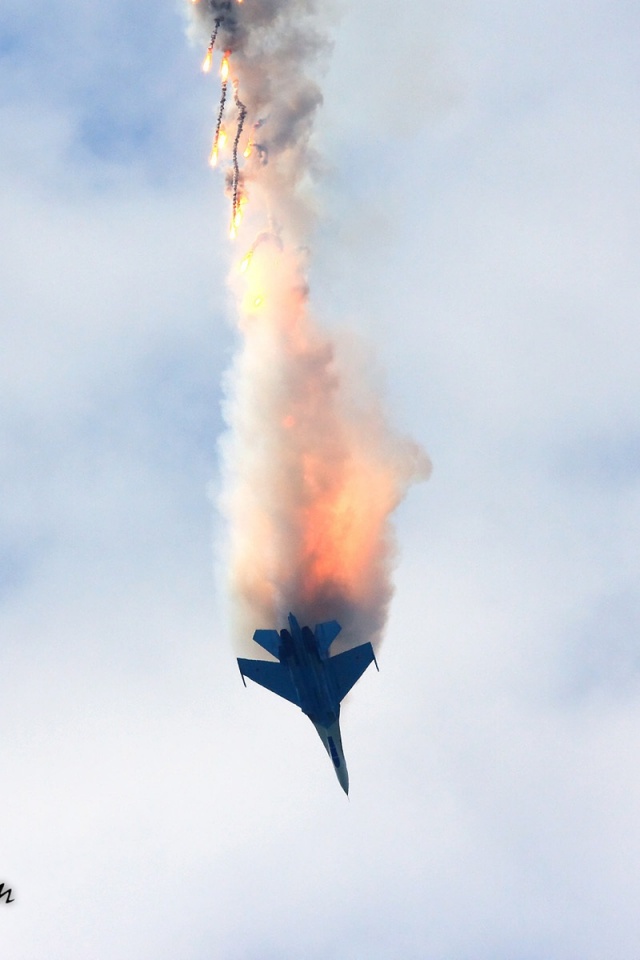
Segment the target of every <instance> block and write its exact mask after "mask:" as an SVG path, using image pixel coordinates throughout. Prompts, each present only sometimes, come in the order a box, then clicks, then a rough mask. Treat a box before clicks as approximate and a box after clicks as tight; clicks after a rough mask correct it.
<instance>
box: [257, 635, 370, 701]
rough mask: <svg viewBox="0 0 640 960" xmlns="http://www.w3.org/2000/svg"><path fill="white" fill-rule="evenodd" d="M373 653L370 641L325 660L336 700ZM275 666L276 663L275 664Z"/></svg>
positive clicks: (362, 671)
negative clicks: (336, 696)
mask: <svg viewBox="0 0 640 960" xmlns="http://www.w3.org/2000/svg"><path fill="white" fill-rule="evenodd" d="M375 659H376V658H375V654H374V652H373V647H372V646H371V644H370V643H361V644H360V646H359V647H353V648H352V649H351V650H345V652H344V653H339V654H338V655H337V656H336V657H329V659H328V660H326V661H325V669H326V670H327V672H328V673H329V674H330V676H331V679H332V681H333V684H334V686H335V690H336V693H337V695H338V702H340V701H341V700H344V698H345V697H346V695H347V694H348V693H349V690H351V687H352V686H353V685H354V683H356V682H357V681H358V680H359V679H360V677H361V676H362V674H363V673H364V672H365V670H366V669H367V667H368V666H369V664H370V663H373V662H374V661H375ZM276 666H277V664H276Z"/></svg>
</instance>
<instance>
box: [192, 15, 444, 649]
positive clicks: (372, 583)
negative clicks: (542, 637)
mask: <svg viewBox="0 0 640 960" xmlns="http://www.w3.org/2000/svg"><path fill="white" fill-rule="evenodd" d="M190 6H191V9H192V23H193V27H194V33H195V35H196V36H197V37H198V38H199V39H200V40H201V42H202V44H203V49H206V51H207V52H206V56H205V62H204V64H203V67H204V69H206V70H208V69H210V68H212V66H213V65H215V64H217V62H218V58H219V64H220V65H219V73H220V81H219V86H218V88H217V89H218V92H219V96H220V101H219V108H218V113H217V122H216V127H215V131H214V135H213V145H212V151H211V159H212V163H213V164H218V163H223V162H224V163H225V164H226V166H227V174H226V190H227V193H228V196H229V201H230V205H229V215H230V224H229V232H230V235H231V238H232V240H233V243H234V246H236V247H237V246H238V245H239V246H240V252H239V254H238V257H237V262H236V265H235V266H234V268H233V271H232V275H231V287H232V290H233V292H234V294H235V298H236V301H237V308H238V309H237V313H238V325H239V329H240V334H241V346H240V349H239V352H238V355H237V356H236V359H235V361H234V363H233V366H232V368H231V370H230V371H229V372H228V374H227V378H226V397H227V399H226V405H225V415H226V418H227V421H228V423H229V427H230V431H229V433H228V435H227V436H226V437H225V438H224V440H223V450H224V457H225V478H226V479H225V490H224V493H223V497H222V505H223V510H224V512H225V514H226V516H227V518H228V521H229V554H230V556H229V558H228V569H229V581H230V590H231V595H232V598H233V611H234V619H235V625H234V626H235V630H236V633H237V636H238V639H244V640H245V641H246V640H247V639H248V638H250V637H251V636H252V634H253V630H254V629H255V628H256V627H276V628H278V627H280V626H282V625H283V624H284V622H285V617H286V614H287V613H288V612H289V610H291V611H293V612H294V613H295V614H296V616H297V617H298V619H299V620H300V622H301V623H309V624H310V625H311V626H313V625H314V624H315V623H318V622H321V621H322V620H326V619H334V618H335V619H337V620H338V621H339V622H340V623H341V624H342V627H343V638H344V641H345V643H346V644H349V643H351V642H354V641H356V640H357V641H364V640H366V639H370V640H372V641H374V642H375V641H376V639H378V638H379V636H380V634H381V631H382V628H383V626H384V622H385V617H386V611H387V606H388V603H389V599H390V597H391V592H392V586H391V568H392V564H393V560H394V554H395V547H394V536H393V530H392V527H391V524H390V515H391V513H392V512H393V510H394V509H395V507H396V506H397V505H398V503H399V502H400V501H401V499H402V498H403V496H404V494H405V492H406V490H407V488H408V486H409V485H410V484H411V483H412V482H413V481H415V480H416V479H419V478H423V477H425V476H427V475H428V472H429V461H428V459H427V457H426V455H425V454H424V453H423V452H422V451H421V450H420V449H419V448H418V447H417V446H416V445H415V444H414V443H412V442H411V441H409V440H407V439H406V438H404V437H401V436H398V435H397V434H396V433H395V432H394V431H393V430H392V429H391V428H390V426H389V424H388V422H387V419H386V417H385V413H384V410H383V409H382V405H381V402H380V399H379V398H378V397H377V396H376V393H375V391H374V390H373V389H370V385H368V384H367V382H366V378H365V377H363V375H362V373H361V371H360V370H358V365H357V362H354V357H353V356H352V355H351V354H352V351H351V350H349V349H344V344H342V347H343V349H341V350H338V349H337V346H336V343H335V342H333V341H332V339H331V338H330V337H329V336H328V335H327V334H326V333H323V332H322V330H321V329H320V328H319V327H318V325H317V324H316V322H315V321H314V318H313V316H312V315H311V312H310V306H309V293H308V285H307V279H306V263H307V256H308V241H309V236H310V233H311V229H312V226H313V220H314V205H313V199H312V191H311V189H310V182H309V172H310V168H311V166H312V164H313V156H312V153H311V151H310V147H309V138H310V135H311V131H312V124H313V118H314V114H315V112H316V110H317V108H318V106H319V105H320V103H321V101H322V96H321V93H320V89H319V87H318V85H317V83H316V82H314V80H313V79H311V77H310V76H309V71H310V68H311V67H312V65H313V64H314V62H315V61H316V60H317V58H318V56H319V55H320V54H321V52H322V51H323V50H324V49H325V48H326V40H325V38H324V37H323V36H322V34H321V33H320V31H319V30H318V26H317V21H316V19H315V16H314V4H313V3H312V2H311V0H308V2H306V0H242V2H239V0H199V2H195V3H193V4H192V5H191V4H190ZM207 43H208V47H207ZM229 84H231V85H232V88H233V97H231V96H230V95H229V93H230V91H228V85H229Z"/></svg>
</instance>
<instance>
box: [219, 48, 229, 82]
mask: <svg viewBox="0 0 640 960" xmlns="http://www.w3.org/2000/svg"><path fill="white" fill-rule="evenodd" d="M220 79H221V80H222V82H223V83H226V82H227V80H228V79H229V51H228V50H227V51H226V52H225V55H224V57H223V58H222V63H221V64H220Z"/></svg>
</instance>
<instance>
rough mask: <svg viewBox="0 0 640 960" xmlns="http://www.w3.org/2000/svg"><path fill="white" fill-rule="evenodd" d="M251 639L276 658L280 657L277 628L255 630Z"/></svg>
mask: <svg viewBox="0 0 640 960" xmlns="http://www.w3.org/2000/svg"><path fill="white" fill-rule="evenodd" d="M253 639H254V641H255V642H256V643H257V644H258V645H259V646H261V647H263V648H264V649H265V650H266V651H267V652H268V653H270V654H271V655H272V656H273V657H275V658H276V660H279V659H280V634H279V633H278V631H277V630H256V632H255V633H254V635H253Z"/></svg>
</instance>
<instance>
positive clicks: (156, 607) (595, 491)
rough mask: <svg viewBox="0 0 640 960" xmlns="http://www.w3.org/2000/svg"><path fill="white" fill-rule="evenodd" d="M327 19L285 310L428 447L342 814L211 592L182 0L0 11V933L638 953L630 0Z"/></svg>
mask: <svg viewBox="0 0 640 960" xmlns="http://www.w3.org/2000/svg"><path fill="white" fill-rule="evenodd" d="M247 2H248V0H247ZM325 16H326V20H327V22H328V23H330V24H331V23H332V24H333V25H331V26H330V29H331V32H332V34H333V38H334V50H333V55H332V59H331V61H330V64H329V66H328V72H327V75H326V78H325V81H324V93H325V105H324V108H323V110H322V112H321V114H320V117H319V124H318V128H317V138H316V143H317V146H318V147H319V148H320V149H321V150H322V152H323V156H324V162H325V170H324V177H323V180H322V182H321V184H319V187H318V190H319V196H320V197H321V199H322V203H323V205H324V210H325V219H324V221H323V223H322V224H321V226H320V228H319V230H318V236H317V240H316V244H315V249H314V260H313V267H312V298H313V302H314V304H315V308H316V311H317V313H318V315H319V316H321V317H323V318H324V319H325V322H326V324H327V325H328V326H332V327H335V328H339V329H341V330H345V329H346V330H347V331H350V334H349V335H351V334H353V335H357V336H361V337H364V338H366V340H367V341H368V342H369V344H370V345H371V351H372V357H371V363H372V365H375V367H376V368H377V369H378V370H379V371H380V378H381V390H384V391H385V393H386V396H387V399H388V403H389V405H390V407H391V409H392V411H393V416H394V418H395V421H396V423H397V424H398V425H399V426H400V427H401V428H402V429H404V430H406V431H408V432H410V433H411V434H412V435H413V436H414V437H415V438H416V439H417V440H418V441H420V442H421V443H422V444H424V445H425V447H426V448H427V449H428V451H429V453H430V455H431V458H432V460H433V463H434V472H433V476H432V478H431V480H430V481H429V483H428V484H426V485H424V486H422V487H416V488H415V489H414V490H413V491H412V492H411V493H410V496H409V498H408V500H407V501H406V503H405V504H404V505H403V506H402V508H401V510H400V511H399V514H398V531H399V539H400V544H401V557H400V563H399V567H398V572H397V576H396V583H397V591H396V597H395V600H394V602H393V605H392V614H391V620H390V623H389V627H388V630H387V638H386V640H385V643H384V645H383V647H382V650H381V654H380V667H381V672H380V674H375V673H371V675H367V676H365V677H364V678H363V680H362V681H361V682H360V684H359V685H358V688H357V689H356V691H354V695H353V697H352V701H351V702H350V704H349V705H348V706H347V707H346V709H345V714H344V721H343V728H344V729H343V736H344V744H345V752H346V755H347V759H348V761H349V767H350V773H351V781H352V790H351V798H350V800H349V801H346V800H345V798H344V795H343V794H342V792H341V791H340V789H339V787H338V786H337V784H336V783H335V778H334V776H333V773H332V771H331V769H330V766H329V765H328V763H327V758H326V755H325V754H324V752H323V749H322V745H321V744H320V742H319V741H318V739H317V737H316V735H315V733H314V731H313V730H312V728H311V725H310V724H309V723H308V722H307V721H306V720H305V719H304V718H303V717H302V716H301V715H300V714H299V713H297V712H296V711H295V710H294V709H293V708H291V707H290V705H288V704H286V703H284V702H281V701H278V700H276V699H275V698H273V697H272V696H270V695H269V694H268V693H267V692H265V691H262V690H260V689H259V688H257V687H253V688H252V689H250V690H247V691H244V690H243V688H242V686H241V683H240V679H239V676H238V674H237V668H236V665H235V662H234V660H233V653H232V650H231V645H230V641H229V638H228V624H227V613H226V600H225V597H224V595H223V594H222V592H221V590H220V588H219V585H218V586H216V582H217V581H216V579H215V577H214V566H215V563H216V562H217V563H219V562H220V561H219V560H217V561H216V560H215V559H214V558H215V557H216V553H215V545H216V544H219V543H220V542H221V537H222V530H221V528H220V521H219V519H218V517H217V516H216V514H215V511H214V510H213V507H212V503H211V498H212V496H215V493H216V490H217V488H218V470H219V465H218V459H217V448H216V443H217V438H218V437H219V435H220V433H221V431H222V430H223V423H222V420H221V416H220V412H219V411H220V402H221V386H220V382H221V375H222V371H223V370H224V369H225V368H226V367H227V366H228V364H229V360H230V356H231V353H232V350H233V332H232V325H231V319H232V312H231V306H230V303H229V300H228V297H227V294H226V291H225V286H224V277H225V274H226V271H227V267H228V256H229V248H228V244H227V241H226V237H225V234H226V226H227V209H226V205H225V201H224V199H223V197H222V191H221V184H220V181H219V178H218V177H216V176H215V175H214V174H212V173H211V171H210V170H209V169H208V167H207V165H206V158H207V154H208V149H209V146H210V142H209V140H210V132H211V127H212V122H213V118H214V111H215V108H216V104H215V84H212V82H211V78H206V77H203V76H202V75H201V74H200V71H199V64H200V60H201V54H202V51H200V50H198V49H194V48H190V47H189V46H188V44H187V42H186V40H185V37H184V19H183V15H182V10H181V8H180V6H179V5H177V4H174V3H168V4H164V5H162V4H160V5H159V4H151V3H149V2H147V0H143V2H141V3H139V4H134V5H131V4H124V3H122V2H119V0H116V2H115V3H111V4H108V5H104V4H102V5H95V4H92V5H87V4H80V3H77V2H72V0H69V2H62V0H58V2H55V3H54V4H45V3H41V2H33V3H30V4H28V5H24V4H18V3H17V2H15V0H14V2H12V0H9V2H8V3H5V5H4V7H3V10H2V13H0V90H1V91H2V93H1V94H0V124H1V127H0V128H1V129H2V137H1V140H0V143H1V146H0V224H1V225H2V229H1V232H0V244H1V248H2V258H1V263H0V309H1V311H2V324H1V327H0V365H1V369H0V451H1V460H2V471H1V481H0V482H1V489H0V504H1V507H0V631H1V650H2V655H1V659H0V697H1V701H0V702H1V703H2V722H3V731H2V737H1V738H0V770H1V771H2V774H1V782H2V828H1V831H0V838H1V842H0V880H4V881H5V882H9V883H10V884H11V885H12V887H13V890H14V894H15V895H16V898H17V900H16V903H14V904H12V905H10V906H5V905H4V904H0V937H1V939H2V942H3V949H4V950H5V951H6V954H7V956H11V957H12V958H15V960H40V958H42V957H47V958H48V960H56V958H60V960H63V958H64V960H75V958H77V960H86V958H87V957H100V958H105V960H110V958H118V960H129V958H131V960H141V958H145V960H146V958H148V960H162V958H174V957H176V956H179V957H181V958H189V960H201V958H202V960H204V958H210V957H224V958H226V960H227V958H228V960H258V958H259V960H270V958H272V957H273V958H276V957H277V958H282V957H292V958H293V957H296V958H297V957H305V958H309V960H314V958H320V957H323V958H324V957H327V956H331V957H336V958H339V960H352V958H361V957H363V956H368V957H372V958H375V960H383V958H384V960H386V958H396V957H400V956H402V957H407V958H416V960H418V958H429V960H444V958H446V960H468V958H473V960H496V958H499V960H542V958H544V960H578V958H579V960H591V958H593V960H601V958H602V957H603V956H607V957H610V958H614V960H629V958H630V957H631V956H633V955H634V953H635V952H637V945H638V943H639V942H640V919H639V916H640V914H639V913H638V908H637V904H638V901H639V899H640V877H639V871H638V863H639V862H640V831H639V829H638V808H639V804H640V780H639V777H638V773H637V756H638V751H639V749H640V706H639V703H640V645H639V626H640V602H639V600H638V567H639V560H638V557H639V552H638V546H637V544H638V533H639V529H638V528H639V526H640V522H639V516H640V514H639V509H638V508H639V500H640V482H639V475H640V427H639V423H638V413H637V411H638V408H639V402H640V378H639V377H638V356H640V342H639V341H640V335H639V333H638V323H637V313H638V300H639V296H638V294H639V285H640V284H639V281H638V276H639V272H638V269H637V264H636V260H637V250H638V240H639V237H638V233H639V230H638V223H639V219H638V205H639V190H638V161H639V158H640V135H639V130H640V124H639V120H640V118H639V116H638V114H639V112H640V108H639V106H638V97H637V90H638V80H639V77H638V72H639V71H638V65H637V49H638V40H639V35H640V14H639V13H638V10H637V8H636V7H635V5H633V4H631V3H627V2H616V0H613V2H612V0H608V2H607V3H605V2H604V0H592V2H586V3H583V4H581V5H580V6H579V7H577V6H576V5H575V4H570V3H568V2H565V0H562V2H560V3H558V2H555V3H553V4H552V3H547V2H542V3H539V4H536V5H525V4H512V3H505V2H502V0H499V2H497V3H496V2H494V3H488V2H486V0H458V2H454V3H448V4H444V3H441V2H434V3H430V4H427V5H424V6H423V5H408V4H407V5H405V6H400V7H394V8H393V10H392V12H391V13H390V9H389V7H388V5H382V4H377V3H374V4H371V3H364V0H357V2H352V3H350V4H349V5H348V6H345V7H343V8H339V6H338V5H337V4H336V5H334V6H333V8H332V9H331V10H328V11H326V12H325ZM217 556H219V553H218V554H217ZM5 944H6V946H5Z"/></svg>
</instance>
